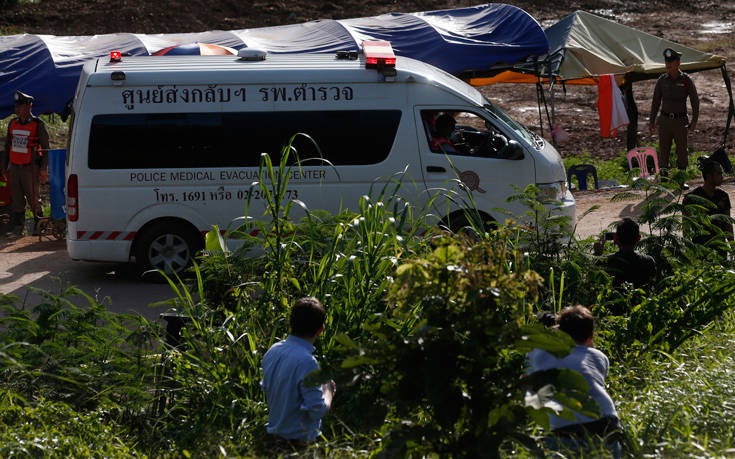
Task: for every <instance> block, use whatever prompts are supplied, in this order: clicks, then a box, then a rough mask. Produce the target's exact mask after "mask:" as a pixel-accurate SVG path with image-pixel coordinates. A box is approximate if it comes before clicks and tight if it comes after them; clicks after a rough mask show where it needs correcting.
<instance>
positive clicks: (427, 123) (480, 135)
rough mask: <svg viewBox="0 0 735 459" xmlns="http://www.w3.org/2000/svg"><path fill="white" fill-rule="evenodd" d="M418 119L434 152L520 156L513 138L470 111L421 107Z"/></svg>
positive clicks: (458, 154) (519, 157)
mask: <svg viewBox="0 0 735 459" xmlns="http://www.w3.org/2000/svg"><path fill="white" fill-rule="evenodd" d="M421 123H422V124H423V127H424V131H425V132H426V136H427V141H428V142H429V149H430V150H431V151H432V152H434V153H438V154H448V155H454V156H474V157H477V158H498V159H511V160H517V159H522V158H523V154H522V152H521V150H520V148H518V144H517V143H515V141H512V140H509V139H508V137H507V136H506V135H505V134H503V133H502V131H500V130H499V129H498V128H496V127H495V126H493V125H492V123H490V122H489V121H486V120H485V119H484V118H482V117H481V116H478V115H476V114H474V113H472V112H457V111H450V110H422V111H421ZM513 144H515V145H513ZM509 145H510V147H509Z"/></svg>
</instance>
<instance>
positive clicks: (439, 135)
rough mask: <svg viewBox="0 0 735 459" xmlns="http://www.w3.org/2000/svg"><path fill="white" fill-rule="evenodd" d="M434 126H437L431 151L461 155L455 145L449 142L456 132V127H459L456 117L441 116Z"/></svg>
mask: <svg viewBox="0 0 735 459" xmlns="http://www.w3.org/2000/svg"><path fill="white" fill-rule="evenodd" d="M434 124H435V126H436V134H435V135H434V137H432V139H431V150H432V151H441V152H444V153H450V154H451V153H455V154H456V153H459V150H458V149H457V147H456V146H455V145H454V143H452V141H451V140H449V138H450V137H451V136H452V133H453V132H454V127H455V126H456V125H457V122H456V121H455V120H454V117H453V116H451V115H448V114H446V113H444V114H442V115H439V117H438V118H437V119H436V121H435V123H434Z"/></svg>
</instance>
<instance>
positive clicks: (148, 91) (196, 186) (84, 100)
mask: <svg viewBox="0 0 735 459" xmlns="http://www.w3.org/2000/svg"><path fill="white" fill-rule="evenodd" d="M72 111H73V113H72V117H73V118H72V122H71V130H70V133H69V136H70V137H69V148H68V156H67V168H66V179H67V204H66V212H67V224H68V234H67V249H68V252H69V254H70V256H71V257H72V258H73V259H80V260H97V261H110V262H124V261H130V260H131V259H133V258H134V259H135V262H136V263H137V264H138V266H139V267H140V269H141V271H143V272H145V271H147V270H149V269H151V268H154V269H155V268H160V269H162V270H164V271H166V272H168V273H171V272H179V271H181V270H183V269H184V268H185V267H186V266H187V265H189V264H190V261H191V259H192V256H193V255H194V254H195V252H196V251H197V250H198V249H200V248H202V247H203V241H204V239H203V234H205V233H206V232H207V231H209V230H211V228H212V225H218V226H219V227H220V228H226V227H228V225H229V224H230V222H231V221H232V220H233V219H234V218H236V217H239V216H241V215H243V214H244V213H245V204H246V201H247V200H248V199H249V200H250V202H251V208H250V215H251V216H253V217H257V216H259V215H262V209H263V208H264V205H263V198H264V196H261V195H260V193H259V191H258V189H257V188H255V189H253V188H251V186H250V184H251V183H252V182H254V181H257V180H258V179H259V164H260V156H261V153H263V152H265V153H268V154H270V155H271V157H272V158H273V160H274V163H277V162H278V159H279V158H278V156H279V154H280V150H281V148H282V147H283V145H284V144H286V143H287V142H288V140H289V139H290V138H291V136H292V135H293V134H295V133H306V134H308V135H309V136H310V137H311V138H312V139H314V141H315V142H316V144H317V145H318V147H319V149H318V150H317V149H316V147H314V145H313V144H312V143H311V142H308V141H306V139H305V138H304V139H303V141H300V140H297V144H296V145H295V147H296V151H297V152H298V155H299V157H300V158H311V157H315V156H320V155H321V157H322V158H324V159H325V160H327V161H328V162H329V163H328V164H327V163H324V162H310V163H304V164H302V165H301V166H300V167H294V168H292V169H291V172H290V176H289V184H288V189H287V190H286V196H285V198H286V199H293V200H300V201H303V202H304V203H305V204H306V205H307V206H308V208H309V209H312V210H316V209H322V210H327V211H330V212H333V213H336V212H338V211H339V210H340V209H352V210H355V209H357V205H358V202H359V199H360V197H361V196H363V195H365V194H368V192H369V190H370V189H371V186H373V188H374V187H375V184H376V182H377V183H380V182H381V181H386V180H388V179H389V178H390V177H391V176H394V175H395V174H396V173H398V172H401V171H405V176H406V177H410V178H411V180H412V183H413V184H414V185H415V186H414V188H416V189H415V190H414V191H411V192H409V194H410V196H406V199H408V200H410V201H411V202H412V203H413V204H415V205H416V206H418V207H421V206H423V205H425V204H426V203H427V202H428V199H429V198H430V196H431V195H432V192H431V190H436V189H440V188H454V189H456V188H457V186H456V184H457V183H458V182H457V181H458V179H460V180H462V181H463V182H464V184H465V186H466V187H467V188H468V189H470V190H471V191H472V193H473V197H474V200H475V203H476V206H477V208H478V209H479V211H480V212H481V213H482V216H483V218H484V219H485V220H486V221H491V220H496V221H499V222H503V221H504V220H505V219H506V218H507V216H506V215H505V214H502V213H499V212H498V209H500V208H503V209H506V210H507V211H510V212H514V213H516V214H518V215H520V214H521V213H523V212H525V211H526V210H528V209H525V208H523V207H521V206H520V204H518V203H517V202H510V203H507V202H506V198H508V197H509V196H511V195H514V194H517V192H518V191H517V190H518V189H523V188H524V187H526V186H527V185H528V184H536V185H537V186H538V187H540V188H541V189H542V190H543V191H544V192H545V194H546V195H548V196H549V197H550V198H552V199H554V200H556V201H557V202H556V203H553V204H551V203H550V204H549V205H550V206H554V207H555V210H554V211H555V212H558V213H559V214H562V215H566V216H568V217H570V218H571V219H572V221H573V219H574V212H575V203H574V199H573V197H572V195H571V193H570V192H569V191H568V190H567V189H566V175H565V170H564V166H563V163H562V160H561V158H560V156H559V154H558V153H557V151H556V150H555V149H554V148H553V147H552V146H551V145H549V143H548V142H546V141H545V140H543V139H542V138H540V137H539V136H537V135H535V134H534V133H532V132H530V131H529V130H528V129H526V128H525V127H524V126H522V125H521V124H519V123H517V122H515V121H514V120H512V119H511V118H510V117H508V116H507V115H506V114H505V113H504V112H503V111H502V110H501V109H500V108H498V107H497V106H496V105H495V104H493V103H492V102H490V101H489V100H488V99H486V98H485V97H484V96H483V95H482V94H480V93H479V92H478V91H477V90H475V89H474V88H472V87H471V86H469V85H468V84H466V83H464V82H463V81H461V80H459V79H457V78H455V77H453V76H451V75H449V74H447V73H445V72H444V71H442V70H439V69H437V68H435V67H433V66H431V65H428V64H425V63H422V62H419V61H416V60H412V59H409V58H404V57H398V58H396V57H395V56H394V55H393V53H392V50H391V48H390V45H389V44H388V43H387V42H365V43H364V44H363V52H360V53H356V52H340V53H337V54H332V55H327V54H302V55H273V54H266V53H263V52H258V51H255V50H248V49H246V50H243V51H241V52H240V55H237V56H176V57H172V56H160V57H148V56H146V57H127V56H120V55H119V53H116V52H113V53H111V56H110V58H109V59H108V58H104V59H98V60H96V61H92V62H89V63H87V64H86V65H85V66H84V69H83V71H82V75H81V77H80V81H79V85H78V87H77V90H76V94H75V98H74V101H73V105H72ZM448 116H449V117H451V118H452V119H453V120H447V117H448ZM447 121H449V124H451V125H452V127H453V128H454V129H453V131H452V132H451V133H448V132H444V133H441V132H438V130H437V124H443V125H446V124H447ZM452 121H453V122H452ZM438 136H444V137H446V139H444V141H443V142H440V143H437V142H435V141H434V140H435V139H436V138H437V137H438ZM299 142H300V143H299ZM439 144H441V145H440V147H437V145H439ZM406 188H407V189H408V188H411V187H406ZM445 202H446V201H445ZM559 203H561V204H559ZM258 206H260V207H258ZM433 211H434V213H441V214H440V216H441V217H443V218H444V219H445V220H446V221H452V218H454V219H455V220H461V218H460V217H461V215H462V214H463V209H460V208H458V207H457V204H456V203H450V206H449V207H447V206H439V205H437V206H436V207H435V208H434V209H433Z"/></svg>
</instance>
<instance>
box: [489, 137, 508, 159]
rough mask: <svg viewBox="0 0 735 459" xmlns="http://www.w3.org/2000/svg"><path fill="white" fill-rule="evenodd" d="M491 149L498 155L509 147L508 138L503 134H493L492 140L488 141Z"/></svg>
mask: <svg viewBox="0 0 735 459" xmlns="http://www.w3.org/2000/svg"><path fill="white" fill-rule="evenodd" d="M487 141H488V143H489V144H490V147H491V148H492V149H493V150H494V151H495V154H497V153H498V152H499V151H500V150H502V149H503V148H505V147H507V146H508V138H507V137H506V136H504V135H503V134H498V133H497V132H496V133H493V134H492V135H491V136H490V138H488V139H487Z"/></svg>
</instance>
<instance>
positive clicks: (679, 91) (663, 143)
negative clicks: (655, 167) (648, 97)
mask: <svg viewBox="0 0 735 459" xmlns="http://www.w3.org/2000/svg"><path fill="white" fill-rule="evenodd" d="M664 60H665V61H666V73H664V74H663V75H661V76H660V77H659V79H658V81H657V82H656V88H655V89H654V91H653V100H652V101H651V117H650V119H649V125H648V128H649V130H650V132H651V134H653V133H654V132H655V130H656V117H657V116H658V114H659V113H658V110H659V107H660V108H661V116H660V118H659V119H658V136H659V154H658V155H659V156H658V163H659V164H660V165H661V168H663V169H668V166H669V155H670V153H671V143H672V140H673V141H674V142H675V143H676V167H677V168H679V169H686V167H687V165H688V163H689V161H688V159H689V158H688V151H687V128H688V129H689V131H694V128H695V127H696V126H697V119H698V118H699V96H698V95H697V88H696V87H695V86H694V82H693V81H692V79H691V78H689V76H688V75H686V74H684V73H682V72H681V71H680V70H679V65H680V64H681V54H680V53H678V52H676V51H674V50H673V49H671V48H666V49H665V50H664ZM687 97H688V98H689V101H690V103H691V106H692V118H691V120H690V119H689V118H688V116H687ZM685 188H686V187H685Z"/></svg>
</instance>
